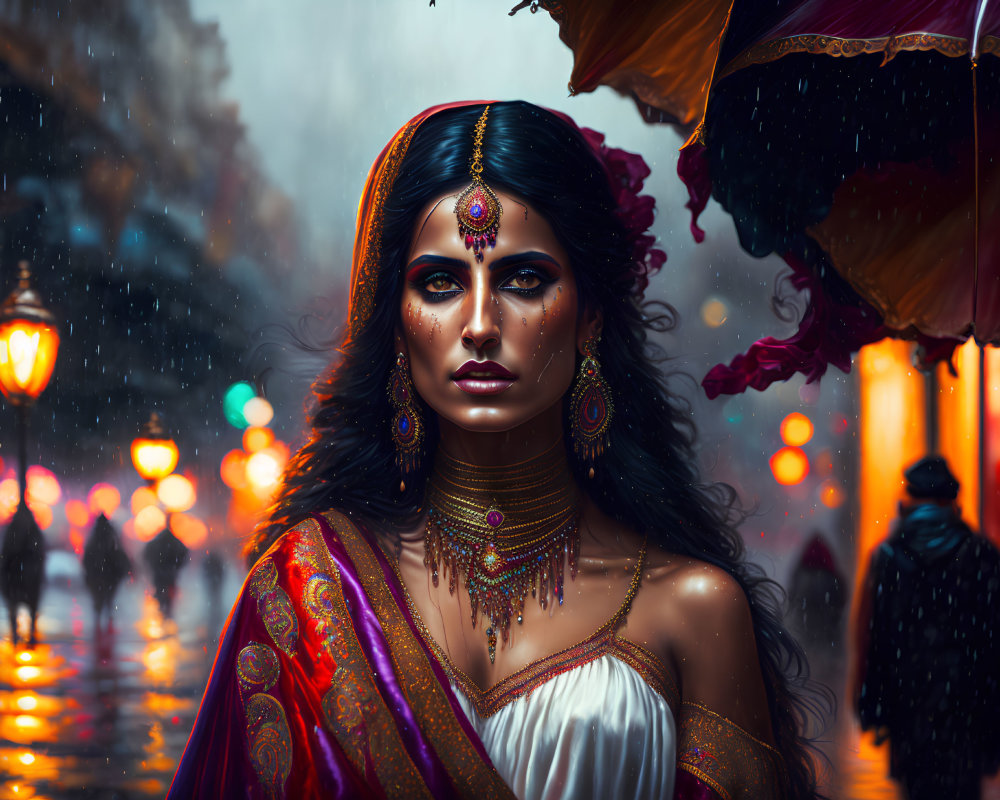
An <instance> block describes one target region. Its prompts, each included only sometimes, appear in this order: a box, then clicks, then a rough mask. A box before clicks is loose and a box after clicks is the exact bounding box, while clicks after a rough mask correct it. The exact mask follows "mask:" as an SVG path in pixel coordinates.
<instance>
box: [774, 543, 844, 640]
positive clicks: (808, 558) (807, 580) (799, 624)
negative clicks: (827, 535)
mask: <svg viewBox="0 0 1000 800" xmlns="http://www.w3.org/2000/svg"><path fill="white" fill-rule="evenodd" d="M846 603H847V589H846V584H845V582H844V576H843V575H842V574H841V572H840V570H839V569H837V562H836V559H835V558H834V555H833V551H832V550H831V549H830V546H829V545H828V544H827V543H826V540H825V539H824V538H823V536H822V535H821V534H820V533H819V531H816V532H814V533H813V535H812V538H810V539H809V541H808V542H807V543H806V546H805V547H804V548H803V550H802V555H801V556H800V557H799V561H798V563H797V564H796V565H795V569H794V570H792V576H791V581H790V583H789V587H788V617H789V620H788V622H789V626H790V627H791V628H792V630H793V631H794V632H795V633H796V634H797V635H798V638H799V641H800V642H801V643H802V645H803V646H804V647H806V648H808V649H809V650H811V651H814V652H816V653H817V654H823V655H829V654H830V651H831V650H839V648H840V638H841V622H842V619H843V614H844V606H845V605H846Z"/></svg>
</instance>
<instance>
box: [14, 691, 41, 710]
mask: <svg viewBox="0 0 1000 800" xmlns="http://www.w3.org/2000/svg"><path fill="white" fill-rule="evenodd" d="M16 703H17V707H18V708H19V709H20V710H21V711H34V710H35V709H36V708H38V697H37V696H36V695H33V694H23V695H21V696H20V697H19V698H17V701H16Z"/></svg>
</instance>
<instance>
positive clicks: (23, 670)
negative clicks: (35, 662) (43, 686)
mask: <svg viewBox="0 0 1000 800" xmlns="http://www.w3.org/2000/svg"><path fill="white" fill-rule="evenodd" d="M14 672H15V674H16V675H17V679H18V680H19V681H22V682H23V683H27V682H28V681H33V680H35V678H37V677H38V676H39V675H41V674H42V671H41V670H40V669H39V668H38V667H34V666H30V665H25V666H23V667H18V668H17V669H15V670H14Z"/></svg>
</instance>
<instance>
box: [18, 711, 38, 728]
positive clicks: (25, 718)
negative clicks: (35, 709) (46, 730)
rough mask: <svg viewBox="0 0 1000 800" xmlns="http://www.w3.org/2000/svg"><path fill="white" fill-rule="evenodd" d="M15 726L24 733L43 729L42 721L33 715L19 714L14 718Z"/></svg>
mask: <svg viewBox="0 0 1000 800" xmlns="http://www.w3.org/2000/svg"><path fill="white" fill-rule="evenodd" d="M14 725H15V727H17V728H19V729H20V730H22V731H28V730H38V729H39V728H41V727H42V721H41V720H40V719H39V718H38V717H36V716H34V715H32V714H18V715H17V716H16V717H14Z"/></svg>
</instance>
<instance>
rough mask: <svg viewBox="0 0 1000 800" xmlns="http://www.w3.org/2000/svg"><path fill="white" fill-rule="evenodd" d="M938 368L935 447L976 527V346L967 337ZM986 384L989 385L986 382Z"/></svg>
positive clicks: (966, 517) (965, 513) (964, 512)
mask: <svg viewBox="0 0 1000 800" xmlns="http://www.w3.org/2000/svg"><path fill="white" fill-rule="evenodd" d="M950 364H951V365H954V367H955V370H956V371H957V372H958V376H957V377H956V376H954V375H952V374H951V372H950V370H949V364H946V363H941V364H939V365H938V367H937V384H938V392H937V403H936V405H937V450H938V453H939V454H940V455H942V456H944V457H945V459H947V461H948V466H949V468H950V469H951V471H952V473H953V474H954V476H955V478H956V479H957V480H958V483H959V489H958V498H957V501H958V505H959V508H961V510H962V519H964V520H965V521H966V522H967V523H969V525H971V526H972V527H973V528H978V527H980V526H979V447H980V443H979V423H980V415H981V414H982V413H983V412H982V411H981V410H980V408H979V346H978V345H977V344H976V342H975V340H974V339H972V338H970V339H969V340H968V341H966V343H965V344H963V345H962V346H961V347H959V348H958V349H957V350H955V354H954V355H953V356H952V358H951V362H950ZM987 386H988V385H987Z"/></svg>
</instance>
